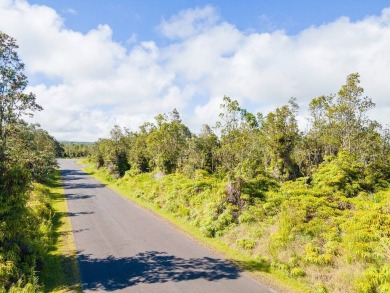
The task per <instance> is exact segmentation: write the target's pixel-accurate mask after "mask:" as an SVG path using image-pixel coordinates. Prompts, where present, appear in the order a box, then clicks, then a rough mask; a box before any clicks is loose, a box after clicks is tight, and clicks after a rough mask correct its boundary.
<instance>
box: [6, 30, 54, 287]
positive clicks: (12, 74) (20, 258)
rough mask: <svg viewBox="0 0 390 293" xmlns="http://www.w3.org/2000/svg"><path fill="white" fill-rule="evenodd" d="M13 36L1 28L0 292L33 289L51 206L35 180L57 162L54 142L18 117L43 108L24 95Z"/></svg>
mask: <svg viewBox="0 0 390 293" xmlns="http://www.w3.org/2000/svg"><path fill="white" fill-rule="evenodd" d="M16 49H17V45H16V43H15V40H14V39H12V38H11V37H9V36H7V35H6V34H3V33H1V32H0V61H1V62H0V292H21V291H22V292H36V289H37V286H38V279H37V276H36V272H37V271H38V270H40V269H42V266H43V256H44V254H45V252H46V251H47V247H48V244H49V243H48V241H49V237H48V236H49V232H50V225H51V224H50V220H51V216H52V214H51V213H52V210H51V207H50V204H49V202H48V201H47V194H46V193H47V192H45V190H44V189H43V187H42V186H40V185H38V183H37V182H45V181H47V180H48V179H50V176H51V175H52V172H53V171H54V170H55V168H56V166H57V162H56V151H57V149H58V143H57V142H56V141H55V139H54V138H53V137H51V136H50V135H49V134H48V133H47V132H46V131H44V130H42V129H40V128H39V127H38V126H36V125H28V124H27V123H25V122H24V121H23V120H22V119H21V118H22V117H23V115H26V114H27V115H32V113H33V112H34V111H37V110H41V109H42V108H41V107H40V106H39V105H37V104H36V103H35V96H34V95H33V94H32V93H30V94H25V93H24V92H23V91H24V90H25V88H26V86H27V78H26V76H25V75H24V74H23V68H24V65H23V64H22V63H21V62H20V60H19V58H18V56H17V53H16Z"/></svg>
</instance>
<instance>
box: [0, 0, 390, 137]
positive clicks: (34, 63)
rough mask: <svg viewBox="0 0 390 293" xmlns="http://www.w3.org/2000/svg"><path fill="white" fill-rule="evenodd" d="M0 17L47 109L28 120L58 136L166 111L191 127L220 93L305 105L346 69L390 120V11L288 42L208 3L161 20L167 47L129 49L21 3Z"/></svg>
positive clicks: (105, 33)
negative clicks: (234, 20)
mask: <svg viewBox="0 0 390 293" xmlns="http://www.w3.org/2000/svg"><path fill="white" fill-rule="evenodd" d="M0 15H1V17H0V30H2V31H3V32H5V33H7V34H9V35H11V36H13V37H15V38H16V39H17V41H18V44H19V45H20V51H19V53H20V57H21V58H22V60H23V62H24V63H25V64H26V69H27V74H28V76H29V77H30V80H33V81H34V83H33V84H32V85H31V86H30V87H29V90H31V91H33V92H34V93H36V95H37V100H38V102H39V103H40V104H41V105H42V106H44V108H45V110H44V111H42V112H40V113H38V114H37V115H36V117H35V118H34V120H35V121H36V122H39V123H40V124H41V125H42V126H43V127H44V128H45V129H47V130H48V131H50V132H51V133H52V134H53V135H54V136H55V137H57V138H58V139H67V140H82V141H88V140H95V139H97V138H98V137H102V136H105V135H107V134H108V133H109V131H110V129H111V128H112V126H113V125H114V124H115V123H117V124H120V125H122V126H126V127H128V128H130V129H136V128H137V127H138V126H139V125H140V124H142V123H143V122H146V121H150V120H151V119H152V117H154V116H155V115H156V114H158V113H162V112H168V111H171V110H172V109H173V108H177V109H178V110H179V112H180V113H181V114H182V116H183V121H184V122H185V123H186V124H187V125H189V126H190V127H191V128H192V130H193V131H198V130H199V129H200V126H201V125H202V124H203V123H213V122H214V121H215V119H217V117H218V112H219V105H220V103H221V100H222V97H223V96H224V95H227V96H230V97H232V98H233V99H238V100H239V101H240V103H241V104H242V105H243V106H244V107H248V110H250V111H261V112H263V113H267V112H268V111H269V110H270V109H274V108H275V107H276V106H280V105H283V104H284V103H286V102H287V101H288V99H289V98H290V97H291V96H295V97H297V98H298V102H299V103H300V105H301V106H302V107H303V109H305V108H306V107H307V105H308V102H309V101H310V100H311V99H312V98H314V97H317V96H319V95H323V94H330V93H336V92H337V91H338V89H339V88H340V86H341V85H342V84H343V83H344V81H345V78H346V76H347V75H348V74H349V73H352V72H359V73H360V74H361V80H362V86H363V87H364V88H365V90H366V91H365V93H366V94H367V95H368V96H369V97H371V98H372V99H373V100H374V102H376V103H377V108H376V110H373V111H371V112H370V115H371V117H372V118H375V119H377V120H379V121H380V122H381V123H383V124H385V123H387V124H389V123H390V115H388V113H390V99H389V98H388V93H389V92H390V83H389V82H388V76H389V75H390V55H389V54H388V48H389V47H390V9H385V10H383V12H382V13H381V15H379V16H371V17H366V18H365V19H362V20H360V21H357V22H352V21H350V20H349V19H348V18H340V19H338V20H335V21H333V22H331V23H328V24H326V25H322V26H320V27H310V28H308V29H306V30H304V31H302V32H300V33H299V34H298V35H294V36H289V35H286V33H285V32H283V31H274V32H272V33H256V32H250V33H248V32H242V31H240V30H238V29H237V28H236V27H235V26H234V25H233V24H230V23H227V22H225V21H223V20H222V19H221V18H220V17H219V15H218V13H217V12H216V10H215V9H214V8H213V7H211V6H206V7H204V8H196V9H188V10H184V11H182V12H179V13H178V14H177V15H174V16H172V17H171V18H170V19H168V20H163V21H162V22H161V24H160V26H159V29H160V31H161V32H162V33H163V34H164V35H165V36H166V37H167V38H170V39H171V43H170V45H168V46H165V47H159V46H158V45H157V44H156V43H155V42H153V41H149V42H141V43H140V42H138V41H137V39H138V37H137V36H136V35H134V37H133V38H132V40H131V42H132V45H133V47H131V48H130V49H126V48H125V47H124V46H122V45H120V44H119V43H117V42H115V41H113V40H112V30H111V28H110V27H109V26H108V25H104V24H102V25H99V26H98V27H97V28H95V29H93V30H91V31H89V32H87V33H85V34H83V33H81V32H77V31H73V30H70V29H68V28H67V27H65V25H64V21H63V19H62V18H61V16H59V15H58V13H57V12H56V11H54V10H53V9H51V8H49V7H46V6H41V5H30V4H29V3H28V2H26V1H24V0H18V1H10V0H0ZM128 45H129V44H128ZM300 119H301V120H302V121H304V120H303V119H302V117H301V118H300Z"/></svg>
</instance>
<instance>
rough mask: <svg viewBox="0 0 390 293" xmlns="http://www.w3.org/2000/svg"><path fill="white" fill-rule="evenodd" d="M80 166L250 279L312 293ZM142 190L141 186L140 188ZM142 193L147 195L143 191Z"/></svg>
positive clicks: (284, 289)
mask: <svg viewBox="0 0 390 293" xmlns="http://www.w3.org/2000/svg"><path fill="white" fill-rule="evenodd" d="M79 163H80V164H83V165H84V169H83V170H84V171H85V172H87V173H88V174H90V175H91V176H93V177H94V178H96V179H97V180H99V181H100V182H102V183H103V184H105V185H106V186H107V187H109V188H111V189H112V190H114V191H116V192H117V193H119V194H121V195H122V196H124V197H125V198H128V199H130V200H131V201H133V202H135V203H136V204H138V205H139V206H141V207H143V208H146V209H147V210H150V211H152V212H154V213H155V214H157V215H159V216H160V217H162V218H163V219H165V220H167V221H168V222H170V223H171V224H173V225H174V226H175V228H176V229H178V230H179V231H180V232H181V233H183V234H185V235H186V236H188V237H190V238H192V239H194V240H196V241H197V242H199V243H201V244H202V245H204V246H206V247H208V248H209V249H211V250H213V251H214V252H216V253H217V254H219V255H220V256H221V257H224V258H227V259H230V260H231V261H233V262H234V263H236V264H237V265H238V266H239V267H240V268H241V269H242V270H243V271H245V272H247V273H249V274H250V275H251V276H252V277H253V278H255V279H258V280H260V282H261V283H263V284H265V285H268V286H270V287H271V288H273V289H275V290H277V291H278V292H313V291H312V289H311V288H308V287H306V286H305V285H304V284H303V283H302V282H299V281H297V280H294V279H293V278H289V277H287V276H286V275H285V274H284V273H283V272H282V271H279V270H277V269H275V268H272V267H271V266H270V265H269V263H268V262H266V261H264V260H263V259H261V258H257V259H254V258H251V257H248V256H247V255H245V254H244V253H242V252H241V251H239V250H236V249H233V248H231V247H229V246H228V245H227V244H226V243H225V242H224V241H223V239H222V238H210V237H206V236H205V235H204V233H202V231H201V230H200V229H199V228H197V227H195V226H194V224H193V223H192V222H191V221H186V220H184V219H183V218H180V217H178V216H176V215H175V214H174V213H171V212H169V211H167V210H164V209H162V208H161V206H160V205H159V204H158V203H157V202H156V201H151V200H147V199H145V198H143V197H140V196H139V195H137V192H134V191H133V190H132V189H131V188H129V187H128V186H126V185H122V184H118V180H114V179H112V177H111V176H110V175H109V174H108V172H107V171H106V170H105V169H103V168H102V169H99V170H96V169H95V168H93V166H92V165H91V164H89V162H87V161H85V160H82V161H79ZM140 188H141V189H142V187H140ZM145 192H148V191H147V190H145Z"/></svg>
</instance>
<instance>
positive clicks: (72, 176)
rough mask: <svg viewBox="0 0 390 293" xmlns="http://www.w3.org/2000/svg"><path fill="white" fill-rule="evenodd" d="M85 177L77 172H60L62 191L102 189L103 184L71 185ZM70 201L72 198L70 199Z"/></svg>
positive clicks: (82, 173)
mask: <svg viewBox="0 0 390 293" xmlns="http://www.w3.org/2000/svg"><path fill="white" fill-rule="evenodd" d="M85 175H87V174H86V173H84V172H82V171H78V170H62V171H61V176H62V182H63V187H64V189H78V188H88V189H91V188H103V187H105V185H104V184H101V183H96V184H85V183H73V181H76V180H81V179H83V177H85ZM70 199H72V198H70Z"/></svg>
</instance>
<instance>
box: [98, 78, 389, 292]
mask: <svg viewBox="0 0 390 293" xmlns="http://www.w3.org/2000/svg"><path fill="white" fill-rule="evenodd" d="M359 78H360V77H359V75H358V74H356V73H354V74H351V75H349V76H348V77H347V81H346V84H344V85H342V86H341V89H340V91H339V92H338V93H337V94H336V95H329V96H320V97H318V98H315V99H313V100H312V101H311V103H310V106H309V112H310V116H311V121H310V125H309V126H308V128H307V131H306V132H305V133H302V132H300V131H299V130H298V124H297V119H296V117H297V115H298V104H297V101H296V100H295V99H290V101H289V103H288V104H287V105H284V106H281V107H279V108H277V109H276V110H274V111H271V112H270V113H268V114H267V115H266V116H263V115H262V114H260V113H259V114H257V115H256V116H255V115H253V114H252V113H249V112H248V111H247V110H245V109H243V108H242V107H241V106H240V105H239V103H238V101H237V100H233V99H232V98H230V97H224V98H223V101H222V104H221V114H220V116H219V120H218V121H217V123H216V126H215V127H214V128H211V127H210V126H207V125H205V126H204V127H203V129H202V130H201V133H200V134H198V135H196V134H193V133H191V132H190V131H189V129H188V128H187V127H186V126H185V125H184V124H183V123H182V122H181V120H180V115H179V113H178V112H177V111H176V110H174V111H172V113H170V114H168V115H166V114H160V115H158V116H156V117H155V123H145V124H144V125H142V126H141V127H140V128H139V130H138V131H136V132H129V131H127V130H126V129H125V130H123V131H122V130H121V129H120V128H119V127H118V126H115V127H114V129H113V130H112V132H111V138H108V139H100V140H99V141H98V142H97V143H95V144H94V145H93V147H92V148H91V154H90V160H91V161H93V162H94V163H95V165H96V167H98V168H100V167H104V168H100V169H99V170H98V171H96V172H98V173H99V174H100V175H102V176H103V177H105V178H106V179H107V180H109V181H111V182H115V184H117V185H118V186H119V187H120V188H122V189H125V190H127V191H128V192H129V193H130V194H132V195H133V196H134V197H137V198H138V199H141V200H143V201H145V202H148V203H150V204H153V205H155V206H156V207H158V208H159V209H161V210H163V211H164V212H165V213H169V214H171V215H174V216H175V217H177V218H180V219H181V220H182V221H185V222H188V223H189V224H190V225H193V227H195V228H196V229H198V230H199V231H200V233H202V234H203V235H204V236H206V237H213V238H216V239H219V240H221V241H223V242H224V243H226V244H228V245H229V246H230V247H232V248H233V249H236V250H237V251H239V252H240V253H243V254H245V255H247V256H248V257H251V258H253V259H258V258H261V259H262V260H263V262H262V264H263V265H262V267H267V268H268V270H271V271H272V270H276V271H278V272H281V273H282V274H283V275H285V276H287V277H290V278H299V279H300V280H302V282H304V283H305V284H308V286H310V287H311V289H312V291H317V292H332V291H336V292H354V291H356V290H357V291H359V292H386V290H388V287H389V285H388V279H387V275H386V274H387V270H388V264H389V263H390V254H389V247H390V236H389V235H390V231H389V229H390V228H389V227H390V222H389V219H390V205H389V199H390V132H389V131H388V130H387V129H382V126H381V125H379V123H377V122H375V121H371V120H369V119H368V118H367V116H366V113H367V111H368V110H369V109H371V108H372V107H374V104H373V103H372V101H371V100H370V99H369V98H367V97H364V96H363V93H364V91H363V89H362V88H361V87H360V86H359V83H360V80H359ZM271 264H272V265H271ZM383 268H385V269H383ZM348 270H350V271H351V272H349V271H348ZM347 271H348V272H347Z"/></svg>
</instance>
